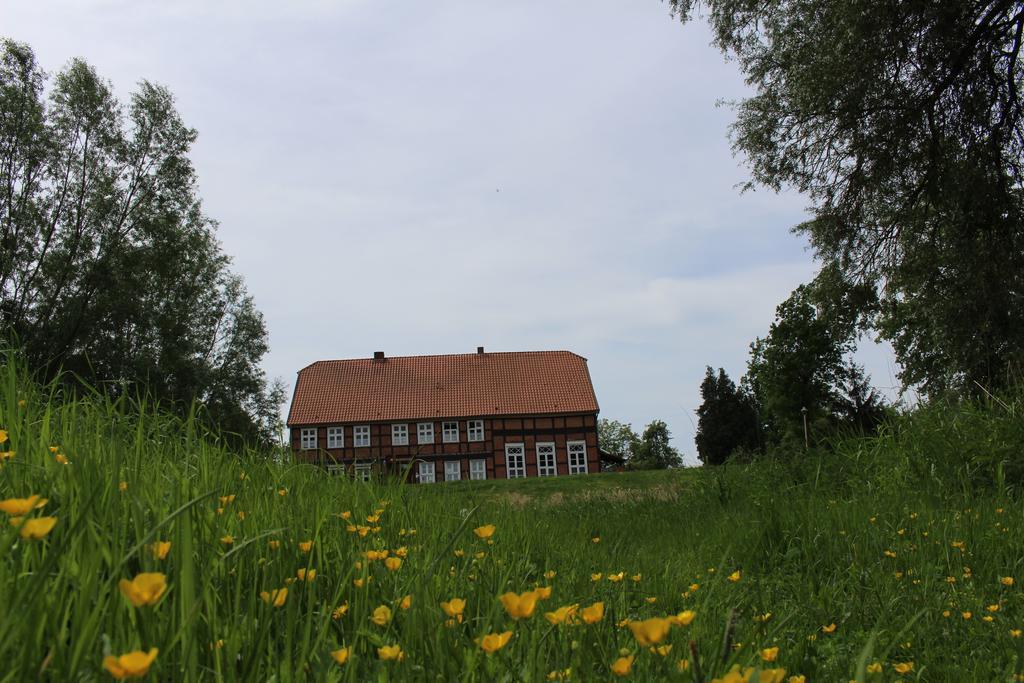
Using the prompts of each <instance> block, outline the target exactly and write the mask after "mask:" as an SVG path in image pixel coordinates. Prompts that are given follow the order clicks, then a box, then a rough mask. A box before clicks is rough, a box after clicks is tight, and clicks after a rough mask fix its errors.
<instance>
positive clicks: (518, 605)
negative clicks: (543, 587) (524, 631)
mask: <svg viewBox="0 0 1024 683" xmlns="http://www.w3.org/2000/svg"><path fill="white" fill-rule="evenodd" d="M537 597H538V596H537V593H536V591H526V592H525V593H523V594H522V595H517V594H516V593H511V592H509V593H505V594H503V595H501V596H500V597H499V598H498V599H499V600H501V604H502V605H504V606H505V611H506V612H508V615H509V616H510V617H512V618H513V619H526V618H529V617H530V616H532V615H533V610H534V608H536V607H537Z"/></svg>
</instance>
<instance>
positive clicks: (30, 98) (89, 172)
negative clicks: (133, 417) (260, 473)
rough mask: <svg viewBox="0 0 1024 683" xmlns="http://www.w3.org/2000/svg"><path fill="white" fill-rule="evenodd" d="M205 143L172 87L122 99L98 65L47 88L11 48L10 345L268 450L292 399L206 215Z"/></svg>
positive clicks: (3, 167) (3, 157) (71, 70)
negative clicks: (198, 157) (273, 380)
mask: <svg viewBox="0 0 1024 683" xmlns="http://www.w3.org/2000/svg"><path fill="white" fill-rule="evenodd" d="M195 139H196V131H195V130H193V129H191V128H189V127H188V126H187V125H186V124H185V123H184V122H183V121H182V119H181V117H180V115H179V114H178V112H177V111H176V109H175V106H174V97H173V96H172V94H171V92H170V91H169V90H167V88H165V87H163V86H160V85H156V84H153V83H150V82H148V81H142V82H140V83H139V85H138V88H137V90H136V91H135V92H134V93H133V94H132V95H131V97H130V98H129V99H128V101H127V102H120V101H118V99H117V98H116V97H115V96H114V94H113V91H112V87H111V84H110V83H109V82H108V81H106V80H104V79H103V78H101V77H100V76H99V75H98V74H97V73H96V70H95V69H93V68H92V67H91V66H89V65H88V64H87V63H86V62H84V61H82V60H80V59H75V60H72V61H71V62H70V63H69V64H68V65H67V66H66V67H65V68H64V69H63V70H61V71H60V72H58V73H57V74H56V75H55V76H53V77H52V78H48V76H47V74H45V73H44V71H43V70H42V69H41V68H40V66H39V64H38V63H37V61H36V57H35V54H34V53H33V51H32V49H31V48H30V47H28V46H27V45H24V44H20V43H16V42H13V41H10V40H3V41H0V334H2V335H4V337H6V339H7V343H8V344H11V345H15V346H17V347H18V348H20V349H21V350H22V352H23V353H24V355H25V357H26V360H27V362H28V363H29V365H30V367H32V368H34V369H35V370H36V371H37V372H41V373H43V374H44V375H45V377H44V379H46V378H49V377H53V376H57V375H58V374H60V373H61V372H63V373H64V374H63V375H61V376H63V377H67V378H75V377H77V378H78V379H79V380H81V381H84V382H86V383H88V384H89V385H91V386H96V387H102V388H103V390H105V391H106V392H110V393H115V394H121V393H126V392H128V393H137V394H140V395H148V396H150V397H152V398H155V399H159V400H161V401H162V402H164V403H165V404H168V405H177V406H185V405H188V404H191V402H192V401H194V400H198V401H200V402H201V403H202V404H203V406H204V411H203V414H204V415H206V416H207V417H208V419H209V420H210V422H211V423H213V424H216V425H218V427H219V428H220V430H222V432H223V433H224V434H226V435H234V437H235V438H237V439H244V440H246V441H249V442H251V443H260V442H270V441H273V440H274V439H275V438H276V434H277V432H278V425H279V422H280V418H279V416H278V411H279V407H280V404H281V402H282V400H283V390H282V387H281V386H279V385H276V384H275V385H273V386H271V385H268V382H267V380H266V377H265V375H264V373H263V371H262V369H261V368H260V366H259V362H260V359H261V358H262V357H263V355H264V354H265V353H266V352H267V350H268V346H267V330H266V327H265V325H264V321H263V316H262V315H261V314H260V312H259V311H258V310H256V308H255V306H254V305H253V301H252V298H251V297H250V296H249V295H248V294H247V293H246V289H245V285H244V283H243V281H242V278H241V277H240V276H238V275H237V274H234V273H232V272H231V270H230V259H229V258H228V257H227V256H226V255H225V254H224V253H223V251H222V250H221V248H220V245H219V244H218V242H217V239H216V236H215V231H216V223H215V222H214V221H213V220H211V219H210V218H209V217H208V216H206V215H205V214H204V213H203V210H202V206H201V202H200V199H199V196H198V193H197V187H196V186H197V178H196V173H195V169H194V168H193V166H192V163H191V162H190V160H189V158H188V154H189V149H190V147H191V145H192V143H193V142H194V141H195Z"/></svg>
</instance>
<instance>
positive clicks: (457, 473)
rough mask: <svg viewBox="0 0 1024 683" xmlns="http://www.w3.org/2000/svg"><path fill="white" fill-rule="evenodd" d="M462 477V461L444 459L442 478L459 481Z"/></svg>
mask: <svg viewBox="0 0 1024 683" xmlns="http://www.w3.org/2000/svg"><path fill="white" fill-rule="evenodd" d="M460 479H462V461H461V460H445V461H444V480H445V481H459V480H460Z"/></svg>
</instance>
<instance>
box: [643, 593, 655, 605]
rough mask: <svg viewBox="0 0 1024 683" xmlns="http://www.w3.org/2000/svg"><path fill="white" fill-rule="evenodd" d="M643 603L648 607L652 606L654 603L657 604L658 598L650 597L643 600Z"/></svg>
mask: <svg viewBox="0 0 1024 683" xmlns="http://www.w3.org/2000/svg"><path fill="white" fill-rule="evenodd" d="M644 602H646V603H647V604H648V605H653V604H654V603H656V602H658V598H656V597H654V596H653V595H652V596H650V597H647V598H644Z"/></svg>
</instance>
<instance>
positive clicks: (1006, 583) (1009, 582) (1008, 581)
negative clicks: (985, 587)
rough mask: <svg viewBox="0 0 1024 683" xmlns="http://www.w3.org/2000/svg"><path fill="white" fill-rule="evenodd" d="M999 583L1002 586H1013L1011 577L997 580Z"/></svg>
mask: <svg viewBox="0 0 1024 683" xmlns="http://www.w3.org/2000/svg"><path fill="white" fill-rule="evenodd" d="M999 583H1001V584H1003V585H1004V586H1012V585H1013V577H1012V576H1004V577H1003V578H1001V579H999Z"/></svg>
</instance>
